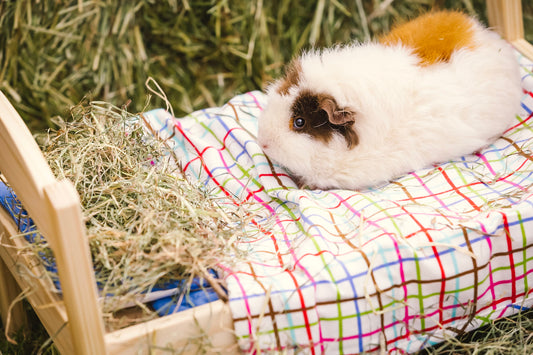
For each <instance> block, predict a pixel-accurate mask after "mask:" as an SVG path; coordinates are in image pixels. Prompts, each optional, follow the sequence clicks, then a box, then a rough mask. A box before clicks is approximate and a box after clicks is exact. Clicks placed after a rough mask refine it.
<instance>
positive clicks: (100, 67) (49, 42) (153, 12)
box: [0, 0, 533, 354]
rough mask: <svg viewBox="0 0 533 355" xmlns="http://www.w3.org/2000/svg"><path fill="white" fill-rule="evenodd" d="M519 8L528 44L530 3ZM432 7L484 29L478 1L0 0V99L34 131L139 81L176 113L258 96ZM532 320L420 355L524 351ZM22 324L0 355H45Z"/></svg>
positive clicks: (130, 89) (37, 332) (138, 96)
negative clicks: (296, 58) (318, 52)
mask: <svg viewBox="0 0 533 355" xmlns="http://www.w3.org/2000/svg"><path fill="white" fill-rule="evenodd" d="M522 3H523V8H524V23H525V28H526V38H527V39H528V40H530V41H533V1H529V0H527V1H523V2H522ZM432 8H454V9H461V10H463V11H465V12H467V13H469V14H471V15H474V16H477V17H478V18H480V19H481V20H482V21H483V22H486V15H485V1H484V0H392V1H391V0H350V1H342V0H309V1H308V0H272V1H266V0H251V1H249V0H234V1H229V0H209V1H201V0H200V1H194V0H159V1H158V0H132V1H118V0H99V1H97V0H76V1H62V0H40V1H30V0H18V1H0V29H1V32H0V90H2V91H3V92H4V93H5V94H6V95H7V97H8V98H9V99H10V101H11V102H12V103H13V104H14V106H15V107H16V109H17V110H18V112H19V113H20V114H21V116H22V117H23V118H24V120H25V122H26V123H27V124H28V126H29V127H30V128H31V129H32V130H33V131H34V132H36V131H42V130H44V129H46V128H48V127H51V126H53V118H54V117H55V116H58V115H60V116H63V117H67V116H68V112H69V110H70V108H71V107H72V106H74V105H76V104H78V103H79V102H80V101H81V100H82V99H83V98H84V97H89V98H90V99H94V100H104V101H108V102H111V103H113V104H115V105H118V106H127V107H128V109H129V110H130V111H133V112H137V111H142V110H144V109H146V108H147V97H148V94H149V92H148V90H147V88H146V86H145V82H146V80H147V78H148V77H153V78H154V79H155V80H156V81H157V82H158V83H159V85H160V86H161V89H162V90H163V91H164V92H165V93H166V95H167V97H168V100H169V101H170V103H171V105H172V106H173V108H174V112H175V114H176V115H177V116H182V115H186V114H187V113H189V112H191V111H192V110H195V109H200V108H205V107H209V106H218V105H221V104H223V103H224V102H225V101H227V100H228V99H229V98H231V97H233V96H235V95H236V94H239V93H243V92H246V91H250V90H255V89H262V88H264V87H265V85H266V84H267V83H268V82H269V81H270V80H272V79H273V78H275V77H277V76H278V75H279V74H280V73H281V71H282V67H283V64H284V63H286V62H287V61H288V60H289V59H290V58H291V57H292V56H293V55H295V54H296V53H298V52H300V51H302V50H304V49H306V48H311V47H323V46H330V45H333V44H335V43H344V42H348V41H352V40H359V41H364V40H370V39H372V38H374V37H375V36H376V35H379V34H381V33H383V32H387V31H388V30H389V29H390V27H391V25H392V24H394V23H395V22H398V21H403V20H405V19H408V18H411V17H414V16H416V15H417V14H419V13H421V12H424V11H427V10H430V9H432ZM159 106H164V104H163V101H162V100H161V99H159V98H152V100H151V101H150V107H159ZM30 314H31V311H30ZM532 318H533V317H532V316H531V313H529V312H523V313H522V314H520V315H519V316H517V317H513V318H511V319H508V320H503V321H500V322H497V323H496V325H491V326H488V327H485V328H483V329H482V330H480V331H478V332H474V333H469V334H467V335H465V336H464V337H462V338H460V341H457V342H452V343H450V344H446V345H445V348H439V349H438V350H435V349H431V350H430V352H439V353H450V354H451V353H469V354H473V353H489V354H500V353H501V354H514V353H519V352H520V353H524V354H526V353H527V354H529V353H533V345H532V344H531V343H532V340H531V339H530V338H531V337H532V334H533V325H532V323H533V321H532ZM30 319H31V322H30V326H29V328H28V329H26V330H25V332H19V333H18V335H17V340H18V341H19V343H20V344H19V345H18V346H13V345H11V344H8V343H7V342H6V341H2V340H0V354H32V353H37V352H39V351H41V352H42V353H44V354H54V353H56V352H55V350H54V348H53V347H50V346H49V345H45V346H44V348H43V349H40V347H41V346H42V345H43V344H44V343H45V342H46V340H47V338H48V336H47V335H46V334H45V333H44V331H43V329H42V327H40V325H39V322H38V320H37V318H36V317H35V316H34V315H32V316H31V317H30ZM0 331H2V332H3V329H0ZM0 339H2V338H0ZM480 344H482V345H480ZM39 349H40V350H39Z"/></svg>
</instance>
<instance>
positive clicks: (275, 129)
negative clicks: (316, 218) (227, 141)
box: [258, 22, 522, 189]
mask: <svg viewBox="0 0 533 355" xmlns="http://www.w3.org/2000/svg"><path fill="white" fill-rule="evenodd" d="M473 23H474V28H475V49H462V50H458V51H456V52H454V53H453V55H452V58H451V59H450V62H448V63H438V64H433V65H430V66H426V67H423V66H419V65H418V58H417V57H416V56H415V55H413V54H412V53H411V51H410V50H409V49H408V48H403V47H401V46H392V47H390V46H385V45H381V44H377V43H367V44H360V45H358V44H353V45H349V46H345V47H336V48H332V49H327V50H324V51H322V52H319V51H312V52H309V53H306V54H304V55H303V56H302V57H301V58H300V60H301V69H302V72H301V75H300V82H299V84H298V85H297V86H296V87H292V88H291V89H290V91H289V94H288V95H285V96H284V95H280V94H278V93H277V92H276V88H277V86H278V85H280V83H279V82H276V83H274V84H273V85H272V86H271V87H270V88H269V90H268V104H267V107H266V108H265V110H264V111H263V113H262V114H261V116H260V118H259V132H258V140H259V143H260V144H261V145H262V147H263V149H264V150H265V153H266V154H267V155H268V156H269V157H270V158H272V159H273V160H274V161H276V162H277V163H279V164H281V165H283V166H285V167H286V168H288V169H289V170H290V171H291V172H293V173H294V174H295V175H298V176H299V177H301V178H302V180H303V182H305V183H306V184H308V185H309V186H312V187H316V188H322V189H327V188H347V189H360V188H364V187H369V186H373V185H376V184H379V183H382V182H385V181H388V180H391V179H394V178H396V177H398V176H400V175H402V174H405V173H408V172H410V171H413V170H416V169H419V168H423V167H427V166H430V165H431V164H433V163H438V162H444V161H447V160H450V159H452V158H456V157H459V156H461V155H465V154H469V153H472V152H474V151H476V150H478V149H480V148H482V147H484V146H486V145H488V144H489V143H490V142H491V141H492V140H494V139H495V138H496V137H498V136H499V135H501V134H502V132H503V131H504V130H505V129H506V128H508V127H509V126H510V124H511V123H512V122H513V119H514V117H515V114H516V112H518V107H519V104H520V98H521V94H522V90H521V87H520V77H519V70H518V63H517V60H516V57H515V55H514V53H513V50H512V48H511V47H510V45H509V44H508V43H507V42H505V41H503V40H502V39H500V38H499V36H498V35H496V34H495V33H493V32H491V31H489V30H486V29H484V28H482V27H481V25H479V24H478V23H477V22H473ZM306 89H307V90H311V91H313V92H316V93H325V94H330V95H332V96H333V97H334V98H335V99H336V101H337V102H338V104H339V105H340V106H347V107H349V108H351V109H353V110H355V111H356V112H357V116H356V122H355V124H354V127H355V130H356V132H357V135H358V137H359V143H358V145H357V146H355V147H354V148H352V149H351V150H349V149H348V148H347V146H346V142H345V141H344V139H343V137H341V136H335V137H334V139H332V140H331V141H330V142H329V143H328V144H325V143H323V142H321V141H317V140H316V139H312V138H311V137H310V136H308V135H306V134H301V133H297V132H294V131H292V130H291V129H290V127H289V125H290V122H289V121H290V117H289V115H290V107H291V105H292V103H293V101H294V99H295V98H296V97H297V95H298V93H299V92H300V91H301V90H306Z"/></svg>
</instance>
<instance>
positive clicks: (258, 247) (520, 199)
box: [144, 57, 533, 354]
mask: <svg viewBox="0 0 533 355" xmlns="http://www.w3.org/2000/svg"><path fill="white" fill-rule="evenodd" d="M519 60H520V62H521V64H522V69H523V87H524V97H523V102H522V110H521V112H520V113H519V115H518V116H517V117H516V124H515V125H514V127H512V128H511V129H509V130H508V131H507V132H505V134H504V136H503V137H502V138H500V139H498V140H497V141H495V142H494V144H492V145H491V146H489V147H487V148H486V149H483V150H482V151H480V152H478V153H475V154H472V155H468V156H463V157H457V159H455V160H453V161H450V162H447V163H444V164H440V165H437V166H433V167H428V168H427V169H424V170H418V171H414V172H411V173H409V174H407V175H405V176H403V177H401V178H399V179H397V180H395V181H392V182H390V183H388V184H384V185H383V186H379V187H377V188H373V189H368V190H364V191H348V190H330V191H319V190H315V191H312V190H300V189H298V188H297V187H296V185H295V183H294V182H293V181H292V179H291V177H290V176H289V174H288V172H287V171H285V170H284V169H283V168H281V167H279V166H276V165H274V164H272V163H271V162H270V161H269V160H268V159H267V158H266V157H265V155H264V154H263V152H262V151H261V149H260V147H259V146H258V144H257V142H256V139H255V134H256V132H257V116H258V114H259V112H260V111H261V109H262V107H264V105H265V100H266V98H265V96H264V95H263V94H262V93H261V92H249V93H245V94H243V95H239V96H237V97H235V98H234V99H232V100H231V101H229V102H228V103H227V104H226V105H224V106H222V107H219V108H209V109H206V110H202V111H198V112H194V113H192V114H191V115H189V116H187V117H185V118H183V119H175V118H173V117H171V115H170V114H169V113H168V112H166V111H164V110H155V111H150V112H148V113H146V114H145V115H144V118H145V119H146V122H148V124H149V125H150V126H151V129H152V131H153V132H156V133H157V134H158V135H159V136H160V137H161V138H162V139H166V140H167V141H168V143H169V144H171V145H172V147H173V149H174V151H175V153H176V156H177V157H178V159H179V162H180V164H181V165H182V166H183V169H184V170H185V172H186V173H187V174H188V176H189V177H190V178H191V179H194V180H199V181H202V182H203V183H204V184H205V186H206V189H208V190H209V191H211V192H212V193H214V194H217V195H219V196H221V198H222V199H223V201H224V208H232V206H235V205H240V204H247V209H248V210H249V211H250V213H251V214H252V215H254V216H255V218H254V220H253V222H252V223H251V224H250V225H249V226H247V228H248V231H249V234H248V235H249V236H248V238H247V239H246V240H242V241H240V247H241V248H243V249H245V250H248V251H249V252H250V254H249V258H248V261H247V262H246V263H243V264H242V265H238V266H237V267H232V268H229V267H227V266H225V265H220V267H221V268H222V269H223V277H224V278H225V280H226V282H227V285H228V290H229V297H230V307H231V310H232V314H233V319H234V325H235V330H236V333H237V336H238V339H239V343H240V346H241V348H242V349H243V350H244V351H248V352H254V351H255V350H257V349H261V350H284V349H286V350H289V349H297V350H302V351H303V352H304V353H310V354H315V353H328V354H345V353H361V352H371V351H379V350H380V351H387V352H392V353H396V352H399V353H403V352H412V351H416V350H419V349H421V348H423V347H425V346H429V345H432V344H436V343H438V342H441V341H442V340H443V339H445V338H446V337H453V336H456V335H458V334H461V333H463V332H466V331H469V330H472V329H473V328H476V327H479V326H481V325H483V324H486V323H487V322H489V321H490V320H491V319H495V318H499V317H503V316H507V315H510V314H512V313H515V312H516V311H517V310H519V309H522V308H524V307H529V306H530V304H531V299H532V298H529V297H528V294H529V291H530V288H529V285H530V284H533V276H532V274H531V273H532V272H533V190H532V187H533V175H532V173H533V155H532V150H533V131H532V130H533V118H532V117H533V113H532V111H533V94H532V90H533V75H532V73H531V70H532V63H531V62H529V61H527V60H526V59H525V58H523V57H520V58H519ZM295 149H297V147H295Z"/></svg>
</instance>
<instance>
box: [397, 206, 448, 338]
mask: <svg viewBox="0 0 533 355" xmlns="http://www.w3.org/2000/svg"><path fill="white" fill-rule="evenodd" d="M399 207H400V208H401V209H402V210H403V211H405V213H406V214H407V215H408V216H409V217H411V219H412V220H413V221H414V222H415V223H416V224H417V225H418V226H419V227H420V231H419V232H422V233H424V234H425V235H426V237H427V239H428V241H429V242H430V243H433V238H431V234H430V233H429V229H428V228H426V227H425V226H424V225H423V224H422V223H420V222H419V221H418V219H416V218H415V216H414V215H413V214H412V213H410V212H409V211H407V209H405V206H399ZM431 250H433V254H434V255H435V260H437V263H438V264H439V269H440V274H441V277H442V282H441V284H440V295H439V323H440V324H442V322H443V318H442V317H443V315H442V311H443V307H444V293H445V291H446V272H445V271H444V267H443V266H442V261H441V259H440V254H439V251H438V250H437V247H435V246H432V247H431ZM406 301H407V300H406ZM405 324H409V323H405ZM407 332H408V333H409V332H410V330H409V329H408V330H407Z"/></svg>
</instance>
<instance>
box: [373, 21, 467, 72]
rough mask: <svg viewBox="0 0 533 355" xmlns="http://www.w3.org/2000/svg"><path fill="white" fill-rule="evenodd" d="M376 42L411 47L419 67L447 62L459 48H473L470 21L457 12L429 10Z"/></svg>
mask: <svg viewBox="0 0 533 355" xmlns="http://www.w3.org/2000/svg"><path fill="white" fill-rule="evenodd" d="M379 41H380V42H381V43H383V44H386V45H396V44H403V45H405V46H406V47H410V48H412V49H413V52H414V53H415V54H416V55H417V56H418V57H419V58H420V65H421V66H428V65H431V64H435V63H441V62H448V61H450V58H451V56H452V54H453V52H455V51H457V50H458V49H461V48H469V49H472V48H474V47H475V46H474V28H473V23H472V20H471V19H470V18H469V17H468V16H467V15H465V14H463V13H461V12H458V11H437V12H430V13H427V14H425V15H422V16H420V17H417V18H415V19H414V20H412V21H409V22H406V23H404V24H402V25H399V26H397V27H395V28H394V29H393V30H392V31H391V32H390V33H389V34H388V35H386V36H383V37H381V38H380V39H379Z"/></svg>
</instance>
